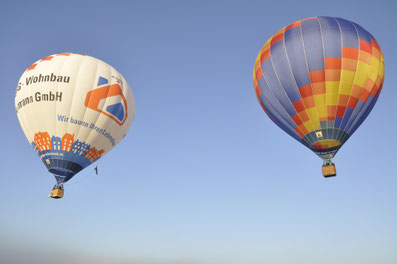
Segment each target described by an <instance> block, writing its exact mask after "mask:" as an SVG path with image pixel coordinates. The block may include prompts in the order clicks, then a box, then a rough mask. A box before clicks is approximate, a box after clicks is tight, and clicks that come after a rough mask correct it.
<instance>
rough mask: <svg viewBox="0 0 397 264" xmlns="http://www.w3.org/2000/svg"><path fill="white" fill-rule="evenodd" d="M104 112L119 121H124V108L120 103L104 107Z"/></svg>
mask: <svg viewBox="0 0 397 264" xmlns="http://www.w3.org/2000/svg"><path fill="white" fill-rule="evenodd" d="M106 111H108V112H109V113H111V114H112V115H114V116H115V117H116V118H117V119H118V120H120V121H121V120H123V119H124V108H123V104H122V103H117V104H113V105H109V106H108V107H106Z"/></svg>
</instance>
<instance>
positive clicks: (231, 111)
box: [0, 1, 397, 264]
mask: <svg viewBox="0 0 397 264" xmlns="http://www.w3.org/2000/svg"><path fill="white" fill-rule="evenodd" d="M395 10H397V4H396V3H395V2H394V1H351V2H350V1H328V2H324V3H322V2H321V3H320V2H319V1H111V2H109V1H84V2H83V1H67V2H65V1H2V2H1V4H0V22H1V23H0V32H1V33H2V36H3V37H2V40H1V42H0V49H1V50H2V51H3V52H2V60H1V61H0V65H1V71H2V74H1V76H2V79H3V81H4V82H3V90H4V91H5V94H4V95H3V96H2V97H1V98H0V102H1V104H0V110H1V118H2V122H3V125H2V126H1V127H2V129H1V132H0V133H1V134H0V135H1V138H2V139H3V140H2V147H3V151H2V152H1V154H0V160H1V164H2V182H1V184H0V262H1V263H9V264H19V263H29V264H35V263H50V261H51V262H53V261H54V259H56V260H57V262H58V263H60V264H62V263H72V264H74V263H98V264H103V263H120V264H226V263H227V264H241V263H244V264H259V263H261V264H262V263H273V264H287V263H294V264H300V263H302V264H318V263H321V264H334V263H349V264H356V263H357V264H373V263H382V264H395V263H397V250H396V247H397V227H396V222H397V213H396V212H397V210H396V209H397V206H396V202H397V192H396V185H397V178H396V168H395V160H396V158H397V155H396V153H395V151H394V149H396V148H397V140H396V137H395V135H394V134H395V131H397V125H396V124H397V120H396V119H397V115H396V109H395V108H394V107H395V98H396V97H397V92H396V89H395V87H394V83H395V82H396V81H397V80H396V78H397V77H396V74H395V72H396V71H397V64H396V61H397V55H396V52H395V49H396V48H395V43H397V35H396V34H395V26H394V24H395V14H394V13H395ZM312 16H335V17H341V18H345V19H348V20H351V21H354V22H355V23H358V24H359V25H361V26H362V27H364V28H365V29H366V30H368V31H369V32H370V33H371V34H372V35H373V36H374V37H375V38H376V40H377V41H378V43H379V45H380V47H381V48H382V51H383V53H384V56H385V82H384V85H383V90H382V92H381V94H380V97H379V99H378V102H377V104H376V105H375V107H374V109H373V111H372V113H371V114H370V115H369V117H368V118H367V119H366V120H365V122H364V123H363V124H362V125H361V127H360V128H359V129H358V130H357V131H356V132H355V134H354V135H353V136H352V137H351V138H350V139H349V140H348V141H347V142H346V144H345V145H344V146H343V147H342V148H341V150H340V151H339V152H338V154H337V155H336V157H335V159H334V162H335V163H336V169H337V172H338V176H337V177H334V178H330V179H324V178H323V176H322V175H321V165H322V161H321V159H319V158H318V157H317V156H316V155H315V154H314V153H312V152H311V151H310V150H309V149H307V148H306V147H304V146H303V145H302V144H299V142H297V141H296V140H294V139H293V138H291V137H290V136H288V135H287V134H286V133H284V132H283V131H282V130H281V129H279V128H278V127H277V126H276V125H275V124H274V123H273V122H272V121H271V120H270V119H269V118H268V117H267V116H266V114H265V113H264V112H263V110H262V109H261V107H260V105H259V103H258V102H257V99H256V96H255V92H254V87H253V81H252V71H253V67H254V63H255V59H256V56H257V54H258V52H259V50H260V49H261V47H262V46H263V45H264V43H265V42H266V40H267V39H268V38H270V37H271V36H272V35H273V34H274V33H275V32H277V31H278V30H279V29H280V28H282V27H283V26H286V25H288V24H290V23H292V22H294V21H297V20H300V19H303V18H306V17H312ZM62 52H74V53H82V54H87V55H90V56H93V57H96V58H98V59H101V60H103V61H105V62H107V63H108V64H110V65H112V66H113V67H114V68H116V69H117V70H118V71H119V72H120V73H121V74H122V75H123V76H124V77H125V78H126V80H127V81H128V83H129V84H130V86H131V89H132V92H133V94H134V97H135V104H136V114H135V120H134V122H133V123H132V126H131V129H130V131H129V133H128V134H127V136H126V137H125V138H124V139H123V140H122V141H121V143H120V144H119V145H118V146H116V147H115V148H114V149H113V150H112V151H111V152H110V153H108V154H107V155H105V156H104V157H103V158H102V159H100V160H99V162H98V168H99V175H98V176H96V175H95V172H94V166H90V167H88V168H86V169H85V170H84V171H82V172H80V173H79V174H78V175H76V176H75V177H74V178H73V179H72V180H70V181H69V182H68V183H66V184H65V197H64V198H63V199H60V200H53V199H48V198H47V196H48V193H49V192H50V190H51V188H52V186H53V185H54V184H55V180H54V177H53V176H52V175H51V174H50V173H48V172H47V171H46V169H45V167H44V165H43V164H42V162H41V161H40V159H39V158H38V156H37V154H36V153H35V152H34V150H33V149H32V147H31V146H30V144H29V142H28V141H27V140H26V139H25V136H24V134H23V132H22V129H21V128H20V126H19V123H18V120H17V117H16V114H15V107H14V94H15V89H16V86H17V82H18V79H19V77H20V76H21V74H22V73H23V72H24V70H25V69H26V68H27V67H29V66H30V65H31V64H32V63H34V62H35V61H36V60H39V59H41V58H44V57H46V56H48V55H51V54H56V53H62Z"/></svg>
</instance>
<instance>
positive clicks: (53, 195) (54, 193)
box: [48, 184, 63, 199]
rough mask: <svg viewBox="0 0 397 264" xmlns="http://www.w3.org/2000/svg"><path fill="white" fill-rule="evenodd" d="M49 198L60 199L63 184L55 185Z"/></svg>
mask: <svg viewBox="0 0 397 264" xmlns="http://www.w3.org/2000/svg"><path fill="white" fill-rule="evenodd" d="M48 197H49V198H54V199H60V198H62V197H63V186H62V185H58V184H57V185H55V186H54V188H53V189H52V191H51V193H50V195H48Z"/></svg>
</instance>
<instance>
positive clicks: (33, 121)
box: [15, 53, 135, 184]
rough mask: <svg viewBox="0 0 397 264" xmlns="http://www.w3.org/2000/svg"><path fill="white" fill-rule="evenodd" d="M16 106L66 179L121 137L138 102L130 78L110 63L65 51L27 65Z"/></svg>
mask: <svg viewBox="0 0 397 264" xmlns="http://www.w3.org/2000/svg"><path fill="white" fill-rule="evenodd" d="M15 109H16V112H17V116H18V119H19V122H20V125H21V127H22V130H23V131H24V133H25V136H26V138H27V139H28V141H29V142H30V143H31V145H32V147H33V148H34V150H35V151H36V152H37V154H38V155H39V157H40V159H41V160H42V162H43V163H44V165H45V166H46V168H47V169H48V171H49V172H50V173H52V174H54V176H55V178H56V180H57V182H58V184H63V183H64V182H67V181H68V180H70V179H71V178H72V177H73V176H74V175H75V174H77V173H78V172H79V171H81V170H82V169H84V168H85V167H87V166H89V165H90V164H92V163H93V162H94V161H96V160H98V159H99V158H101V157H102V156H103V155H105V154H106V153H107V152H109V151H110V150H111V149H112V148H113V147H114V146H116V145H117V144H118V143H119V142H120V141H121V140H122V138H123V137H124V136H125V134H126V133H127V131H128V130H129V128H130V126H131V123H132V120H133V117H134V112H135V105H134V98H133V95H132V92H131V88H130V87H129V85H128V83H127V81H126V80H125V79H124V77H123V76H122V75H121V74H120V73H119V72H118V71H117V70H115V69H114V68H113V67H112V66H110V65H108V64H107V63H105V62H103V61H101V60H98V59H96V58H93V57H90V56H86V55H82V54H73V53H62V54H55V55H51V56H48V57H46V58H44V59H42V60H39V61H37V62H35V63H34V64H33V65H31V66H30V67H29V68H27V69H26V71H25V72H24V73H23V74H22V76H21V78H20V79H19V83H18V87H17V90H16V94H15Z"/></svg>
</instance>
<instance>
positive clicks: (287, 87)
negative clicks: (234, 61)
mask: <svg viewBox="0 0 397 264" xmlns="http://www.w3.org/2000/svg"><path fill="white" fill-rule="evenodd" d="M253 75H254V86H255V92H256V95H257V98H258V100H259V103H260V104H261V106H262V108H263V109H264V110H265V112H266V113H267V115H268V116H269V117H270V118H271V119H272V120H273V122H275V123H276V124H277V125H278V126H279V127H280V128H281V129H283V130H284V131H285V132H287V133H288V134H289V135H291V136H292V137H293V138H295V139H296V140H298V141H299V142H301V143H302V144H304V145H305V146H306V147H308V148H310V149H311V150H312V151H313V152H314V153H316V154H317V155H318V156H319V157H320V158H322V159H323V160H324V165H323V174H324V176H335V175H336V171H335V167H334V165H333V163H332V161H331V158H333V157H334V156H335V154H336V152H337V151H338V150H339V149H340V148H341V147H342V145H343V144H344V143H345V142H346V140H347V139H348V138H349V137H350V136H351V135H352V134H353V133H354V131H356V129H357V128H358V127H359V126H360V124H361V123H362V122H363V121H364V120H365V118H366V117H367V116H368V114H369V113H370V112H371V110H372V108H373V106H374V105H375V102H376V101H377V99H378V96H379V93H380V91H381V89H382V84H383V78H384V58H383V54H382V51H381V49H380V47H379V45H378V43H377V42H376V40H375V39H374V37H373V36H372V35H371V34H370V33H368V31H366V30H365V29H364V28H362V27H361V26H359V25H357V24H355V23H353V22H350V21H347V20H345V19H341V18H333V17H312V18H308V19H304V20H301V21H297V22H295V23H292V24H291V25H289V26H287V27H284V28H282V29H281V30H279V31H278V32H277V33H276V34H275V35H274V36H273V37H271V38H270V39H269V40H268V41H267V42H266V44H265V45H264V46H263V48H262V49H261V51H260V52H259V54H258V57H257V59H256V63H255V68H254V74H253Z"/></svg>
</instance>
